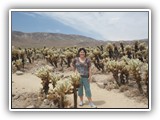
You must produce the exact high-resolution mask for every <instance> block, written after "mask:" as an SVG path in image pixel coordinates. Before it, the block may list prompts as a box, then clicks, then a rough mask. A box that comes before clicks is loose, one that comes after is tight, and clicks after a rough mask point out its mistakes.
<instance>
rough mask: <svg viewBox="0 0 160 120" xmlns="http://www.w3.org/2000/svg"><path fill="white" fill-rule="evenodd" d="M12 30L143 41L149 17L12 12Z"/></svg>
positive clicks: (145, 36) (143, 15) (114, 13)
mask: <svg viewBox="0 0 160 120" xmlns="http://www.w3.org/2000/svg"><path fill="white" fill-rule="evenodd" d="M12 30H16V31H22V32H51V33H64V34H79V35H84V36H88V37H92V38H95V39H98V40H134V39H144V38H147V37H148V13H147V12H28V11H26V12H19V11H14V12H13V11H12Z"/></svg>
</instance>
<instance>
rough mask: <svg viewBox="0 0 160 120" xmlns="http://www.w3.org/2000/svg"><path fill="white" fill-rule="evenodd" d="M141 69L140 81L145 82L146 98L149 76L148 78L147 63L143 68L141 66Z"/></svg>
mask: <svg viewBox="0 0 160 120" xmlns="http://www.w3.org/2000/svg"><path fill="white" fill-rule="evenodd" d="M142 69H143V74H142V79H143V80H144V82H145V85H146V86H147V91H146V96H148V94H149V91H148V90H149V88H148V87H149V76H148V74H149V73H148V64H147V63H144V64H143V66H142Z"/></svg>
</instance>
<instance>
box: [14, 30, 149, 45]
mask: <svg viewBox="0 0 160 120" xmlns="http://www.w3.org/2000/svg"><path fill="white" fill-rule="evenodd" d="M11 41H12V45H13V46H17V47H25V48H28V47H43V46H46V47H69V46H78V47H87V46H97V45H105V44H107V43H108V42H110V43H114V44H116V45H119V44H120V42H123V43H124V45H125V44H134V43H135V41H140V42H145V43H146V44H148V39H140V40H128V41H126V40H125V41H124V40H119V41H109V40H108V41H102V40H96V39H93V38H90V37H86V36H82V35H74V34H62V33H45V32H34V33H24V32H20V31H12V33H11Z"/></svg>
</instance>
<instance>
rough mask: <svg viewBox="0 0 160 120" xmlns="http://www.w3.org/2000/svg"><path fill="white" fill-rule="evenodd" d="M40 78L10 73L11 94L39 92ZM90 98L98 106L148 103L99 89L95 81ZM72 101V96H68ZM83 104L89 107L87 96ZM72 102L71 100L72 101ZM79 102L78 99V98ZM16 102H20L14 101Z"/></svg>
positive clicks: (121, 106)
mask: <svg viewBox="0 0 160 120" xmlns="http://www.w3.org/2000/svg"><path fill="white" fill-rule="evenodd" d="M40 82H41V80H40V78H38V77H36V76H35V75H34V74H31V73H24V74H23V75H16V74H12V94H14V95H16V94H21V93H24V92H35V93H36V92H37V93H38V92H39V90H40V88H41V84H40ZM91 91H92V99H93V102H94V104H95V105H96V106H97V107H98V108H147V107H148V105H147V104H144V103H140V102H137V101H135V100H134V99H131V98H128V97H126V96H125V95H124V94H123V93H119V92H117V91H116V90H112V91H107V90H106V89H101V88H99V87H98V86H97V84H96V83H91ZM69 98H70V100H71V101H73V97H72V96H71V95H70V96H69ZM84 101H85V104H84V106H82V107H80V106H78V107H80V108H90V106H89V105H88V101H87V98H86V97H84ZM72 103H73V102H72ZM78 103H79V99H78ZM16 104H21V103H18V102H16Z"/></svg>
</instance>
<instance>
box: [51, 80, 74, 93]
mask: <svg viewBox="0 0 160 120" xmlns="http://www.w3.org/2000/svg"><path fill="white" fill-rule="evenodd" d="M72 89H73V86H72V82H71V80H69V79H67V78H65V79H62V80H59V81H58V82H57V84H56V86H55V88H54V89H53V91H55V92H57V93H58V94H59V95H61V96H64V95H65V94H68V93H72Z"/></svg>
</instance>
